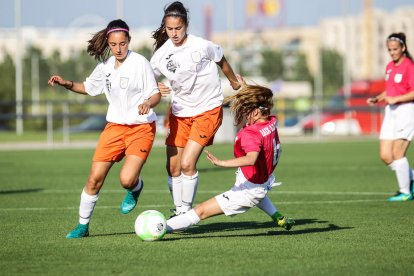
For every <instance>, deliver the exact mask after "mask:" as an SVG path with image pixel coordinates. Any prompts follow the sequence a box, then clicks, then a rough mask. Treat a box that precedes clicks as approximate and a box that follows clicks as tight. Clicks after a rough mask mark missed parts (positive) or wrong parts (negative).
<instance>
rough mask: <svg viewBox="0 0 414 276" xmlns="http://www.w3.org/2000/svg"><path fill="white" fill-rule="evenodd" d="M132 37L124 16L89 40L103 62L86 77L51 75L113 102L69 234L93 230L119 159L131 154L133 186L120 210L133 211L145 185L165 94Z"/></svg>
mask: <svg viewBox="0 0 414 276" xmlns="http://www.w3.org/2000/svg"><path fill="white" fill-rule="evenodd" d="M130 40H131V37H130V35H129V27H128V25H127V24H126V23H125V22H124V21H122V20H120V19H118V20H114V21H111V22H110V23H109V24H108V26H107V27H106V28H105V29H103V30H101V31H99V32H97V33H96V34H95V35H94V36H93V37H92V38H91V39H90V40H89V41H88V48H87V51H88V53H89V54H90V55H91V56H94V57H95V58H96V59H97V60H99V61H100V63H99V64H98V65H97V66H96V68H95V70H94V71H93V72H92V74H91V75H90V76H89V77H88V78H86V80H85V81H84V82H73V81H69V80H65V79H64V78H62V77H61V76H59V75H54V76H51V77H50V79H49V82H48V83H49V85H51V86H54V84H58V85H61V86H63V87H65V88H66V89H68V90H70V91H72V92H76V93H79V94H84V95H90V96H97V95H101V94H105V96H106V98H107V100H108V102H109V107H108V112H107V115H106V120H107V121H108V123H107V125H106V127H105V129H104V130H103V132H102V134H101V136H100V138H99V142H98V145H97V148H96V151H95V154H94V156H93V159H92V166H91V170H90V174H89V177H88V180H87V182H86V184H85V187H84V188H83V191H82V194H81V199H80V207H79V224H78V226H77V227H76V228H75V230H73V231H72V232H70V233H69V234H68V235H67V236H66V237H67V238H81V237H86V236H88V235H89V221H90V219H91V216H92V213H93V210H94V207H95V205H96V201H97V200H98V196H99V191H100V189H101V187H102V185H103V183H104V180H105V177H106V175H107V174H108V172H109V170H110V168H111V167H112V165H113V164H114V163H115V162H119V161H121V160H122V159H123V158H124V157H125V161H124V164H123V166H122V169H121V172H120V182H121V185H122V187H124V188H125V189H126V190H127V195H126V196H125V198H124V200H123V202H122V204H121V207H120V212H121V213H123V214H127V213H129V212H131V211H132V210H133V209H134V208H135V206H136V204H137V200H138V196H139V194H140V192H141V190H142V188H143V185H144V183H143V181H142V179H141V177H140V173H141V170H142V167H143V165H144V163H145V161H146V159H147V157H148V154H149V153H150V151H151V148H152V144H153V141H154V137H155V121H156V119H157V117H156V115H155V113H154V112H153V110H152V108H153V107H154V106H156V105H157V104H158V103H159V101H160V99H161V94H160V92H159V89H158V86H157V82H156V80H155V77H154V73H153V71H152V68H151V66H150V63H149V62H148V60H147V59H146V58H145V57H143V56H142V55H140V54H138V53H135V52H132V51H130V50H129V49H128V46H129V43H130Z"/></svg>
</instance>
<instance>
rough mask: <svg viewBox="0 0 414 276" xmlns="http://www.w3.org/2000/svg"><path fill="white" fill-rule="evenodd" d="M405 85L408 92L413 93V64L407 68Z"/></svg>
mask: <svg viewBox="0 0 414 276" xmlns="http://www.w3.org/2000/svg"><path fill="white" fill-rule="evenodd" d="M407 85H408V91H409V92H411V91H414V63H411V64H410V66H408V67H407Z"/></svg>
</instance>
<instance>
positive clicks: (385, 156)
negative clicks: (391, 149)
mask: <svg viewBox="0 0 414 276" xmlns="http://www.w3.org/2000/svg"><path fill="white" fill-rule="evenodd" d="M380 159H381V160H382V161H383V162H384V163H385V164H387V165H388V164H391V163H392V161H394V158H393V156H392V155H389V154H383V153H382V154H380Z"/></svg>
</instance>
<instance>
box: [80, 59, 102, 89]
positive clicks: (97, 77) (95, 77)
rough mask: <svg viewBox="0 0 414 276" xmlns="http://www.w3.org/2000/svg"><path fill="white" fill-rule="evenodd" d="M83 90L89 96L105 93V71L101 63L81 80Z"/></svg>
mask: <svg viewBox="0 0 414 276" xmlns="http://www.w3.org/2000/svg"><path fill="white" fill-rule="evenodd" d="M83 84H84V85H85V91H86V93H88V94H89V95H91V96H97V95H100V94H104V93H105V72H104V70H103V64H102V63H99V64H98V65H97V66H96V67H95V69H94V70H93V72H92V74H91V75H90V76H89V77H87V78H86V80H85V81H84V82H83Z"/></svg>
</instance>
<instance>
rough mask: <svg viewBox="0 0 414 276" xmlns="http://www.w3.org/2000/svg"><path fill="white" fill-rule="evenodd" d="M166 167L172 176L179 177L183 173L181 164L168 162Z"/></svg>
mask: <svg viewBox="0 0 414 276" xmlns="http://www.w3.org/2000/svg"><path fill="white" fill-rule="evenodd" d="M165 169H166V170H167V172H168V175H169V176H172V177H177V176H179V175H180V174H181V168H180V166H174V165H172V164H167V166H166V167H165Z"/></svg>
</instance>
